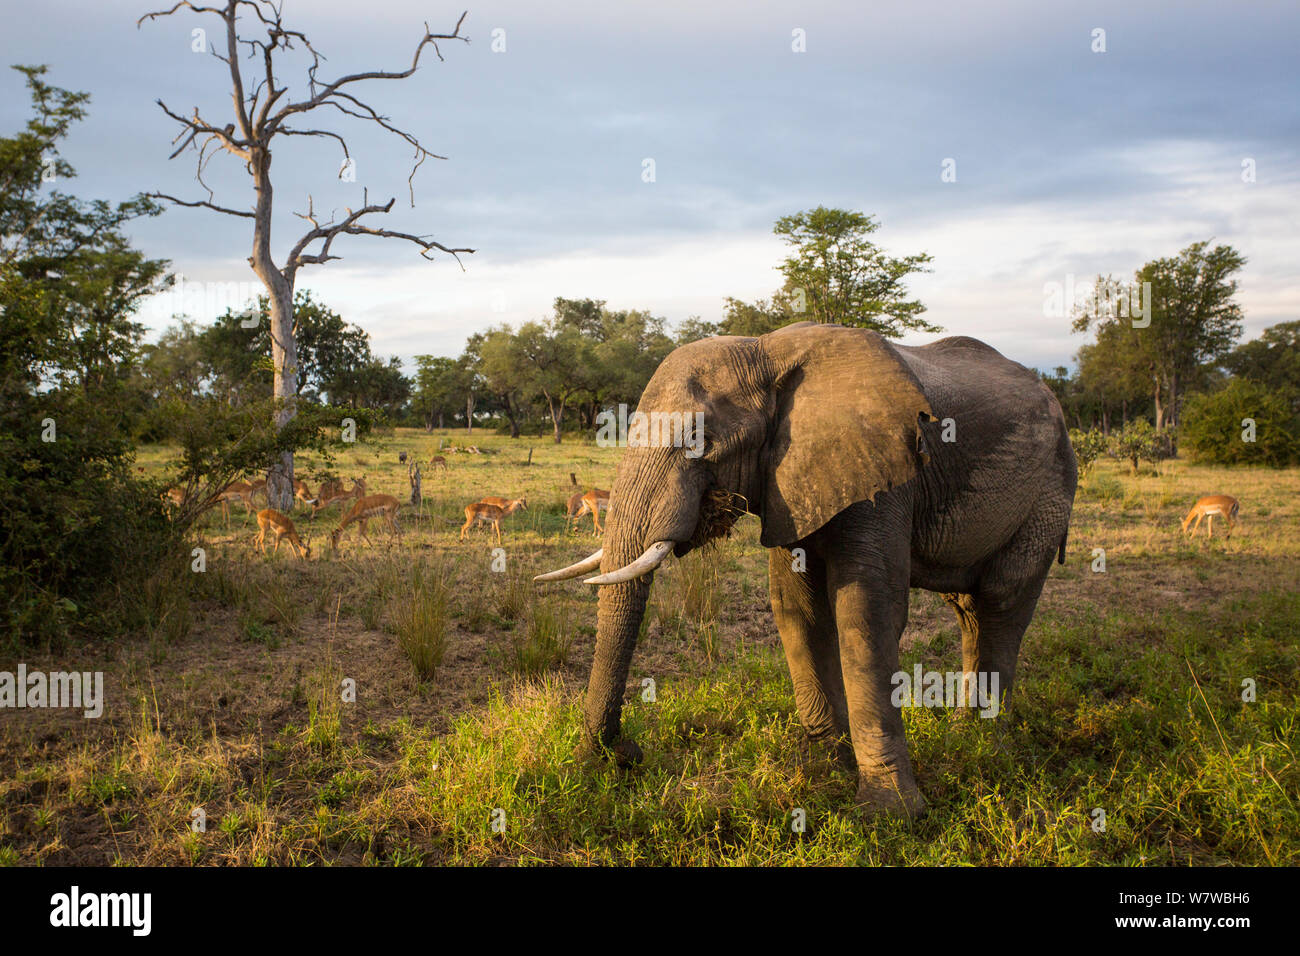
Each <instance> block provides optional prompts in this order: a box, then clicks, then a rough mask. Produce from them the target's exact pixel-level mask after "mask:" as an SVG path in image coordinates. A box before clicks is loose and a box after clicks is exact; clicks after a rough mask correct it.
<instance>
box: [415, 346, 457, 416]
mask: <svg viewBox="0 0 1300 956" xmlns="http://www.w3.org/2000/svg"><path fill="white" fill-rule="evenodd" d="M415 365H416V372H415V387H414V389H413V391H412V395H411V406H412V409H413V410H414V411H415V413H416V414H417V415H419V416H420V418H421V419H422V420H423V421H424V427H425V428H426V429H432V428H433V427H434V426H435V425H436V426H437V427H438V428H445V427H447V426H446V422H447V420H448V419H450V418H453V417H454V416H455V414H456V409H457V406H458V405H459V404H460V392H459V378H460V368H459V366H458V364H457V362H456V360H455V359H454V358H448V357H446V356H443V355H417V356H416V357H415Z"/></svg>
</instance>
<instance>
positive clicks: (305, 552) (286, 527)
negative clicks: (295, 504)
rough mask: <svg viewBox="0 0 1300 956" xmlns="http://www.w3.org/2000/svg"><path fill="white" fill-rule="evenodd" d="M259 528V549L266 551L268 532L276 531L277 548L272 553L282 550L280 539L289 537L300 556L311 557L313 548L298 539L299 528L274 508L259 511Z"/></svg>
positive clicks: (295, 551)
mask: <svg viewBox="0 0 1300 956" xmlns="http://www.w3.org/2000/svg"><path fill="white" fill-rule="evenodd" d="M257 528H258V532H257V550H258V551H261V552H263V553H265V552H266V533H267V532H268V531H273V532H275V548H274V549H272V551H271V554H272V555H274V554H275V553H276V552H277V551H279V550H280V539H281V538H288V539H289V544H290V545H291V546H292V547H293V548H294V553H295V554H297V555H298V557H300V558H303V559H307V558H310V557H311V548H310V547H308V546H307V545H305V544H303V543H302V541H300V540H299V539H298V529H296V528H295V527H294V526H293V522H292V521H291V520H289V518H288V517H286V516H285V515H283V514H281V513H280V512H278V511H276V510H275V509H274V508H263V509H262V510H261V511H259V512H258V513H257Z"/></svg>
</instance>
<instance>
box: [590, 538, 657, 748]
mask: <svg viewBox="0 0 1300 956" xmlns="http://www.w3.org/2000/svg"><path fill="white" fill-rule="evenodd" d="M610 550H611V549H608V548H607V549H606V554H607V555H608V554H609V552H610ZM635 557H636V555H635V554H629V555H628V558H627V560H628V561H630V560H632V559H633V558H635ZM605 562H606V563H605V566H604V567H603V568H602V570H614V569H615V568H617V567H622V566H623V564H626V563H627V562H626V561H624V562H615V561H612V560H611V559H610V557H606V558H605ZM650 578H651V575H645V576H643V577H639V578H636V579H635V580H632V581H624V582H622V583H621V584H610V585H606V586H604V587H602V588H601V589H600V597H599V610H598V612H597V627H596V652H595V656H594V659H593V660H592V663H591V679H590V680H589V681H588V683H587V699H586V703H585V706H584V712H583V718H584V719H583V723H584V728H585V731H586V737H587V740H588V742H590V743H599V744H600V745H602V746H605V747H614V746H615V745H616V744H617V743H618V742H619V728H620V723H621V720H622V715H623V694H624V691H625V690H626V688H627V677H628V671H629V669H630V668H631V666H632V653H633V651H635V650H636V640H637V635H638V634H639V633H640V631H641V621H642V618H643V617H644V616H645V608H646V599H647V598H648V597H649V595H650Z"/></svg>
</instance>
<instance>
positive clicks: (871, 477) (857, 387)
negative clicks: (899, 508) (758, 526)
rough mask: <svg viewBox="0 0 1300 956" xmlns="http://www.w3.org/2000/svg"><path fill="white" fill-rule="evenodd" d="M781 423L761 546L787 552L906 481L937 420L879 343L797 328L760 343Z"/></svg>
mask: <svg viewBox="0 0 1300 956" xmlns="http://www.w3.org/2000/svg"><path fill="white" fill-rule="evenodd" d="M758 341H759V343H760V346H761V347H762V348H763V350H764V351H765V352H766V354H767V356H768V358H769V360H770V361H771V363H772V371H773V379H772V382H773V388H774V391H775V393H776V409H775V418H774V421H773V424H772V429H771V431H770V433H769V438H768V446H767V458H766V469H767V473H766V476H765V477H766V487H765V490H764V496H763V515H762V518H763V534H762V543H763V546H764V547H768V548H775V547H788V546H789V545H791V544H793V543H794V542H796V541H798V540H800V539H802V538H805V537H807V536H808V535H810V534H812V533H813V532H814V531H816V530H817V529H818V528H820V527H821V526H822V525H824V524H826V522H827V521H829V520H830V519H831V518H833V517H835V515H837V514H838V513H839V512H841V511H843V510H844V509H845V508H847V507H848V506H849V505H851V504H854V503H855V502H858V501H872V500H873V499H874V498H875V496H876V493H877V492H879V491H887V490H889V489H890V488H893V487H894V486H896V485H901V484H903V483H904V482H906V481H908V480H910V479H911V478H912V477H913V476H914V475H915V474H916V472H917V469H918V468H919V467H920V466H921V464H922V463H923V461H924V458H923V455H922V452H921V446H920V437H921V432H920V422H921V421H922V420H923V419H928V418H932V417H933V414H932V413H931V411H930V404H929V402H928V401H927V400H926V397H925V395H924V393H923V392H922V391H921V384H920V382H918V381H917V379H916V376H915V375H913V374H912V371H911V369H909V368H908V367H907V366H906V365H905V364H904V363H903V361H902V359H901V358H900V357H899V356H898V353H897V352H895V351H894V349H893V348H892V347H891V346H890V345H889V344H888V343H887V342H886V341H885V340H884V339H883V338H881V337H880V335H879V334H877V333H875V332H871V331H868V330H866V329H854V328H847V327H845V326H840V325H821V324H817V323H813V322H800V323H799V324H797V325H790V326H786V327H785V328H782V329H778V330H777V331H775V332H770V333H768V334H767V335H764V336H762V337H760V338H759V340H758Z"/></svg>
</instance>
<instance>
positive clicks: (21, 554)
mask: <svg viewBox="0 0 1300 956" xmlns="http://www.w3.org/2000/svg"><path fill="white" fill-rule="evenodd" d="M0 419H2V420H3V427H0V514H2V515H3V516H4V519H3V523H4V526H5V532H4V534H3V536H0V626H3V628H4V633H5V638H6V642H7V643H8V644H9V645H10V646H11V647H16V646H18V645H19V644H24V643H26V644H34V643H46V644H49V643H52V642H57V641H60V640H62V639H63V638H64V637H66V636H68V635H69V634H70V633H71V632H73V631H80V632H87V631H99V632H119V631H121V630H124V629H128V628H141V627H150V626H152V625H154V624H156V623H157V621H156V620H155V618H156V617H157V616H158V615H160V614H161V615H164V616H170V615H172V613H173V611H174V609H173V608H172V607H171V606H170V605H171V602H174V601H175V600H181V601H184V600H185V589H184V588H183V587H180V588H175V587H171V586H170V583H174V582H176V581H177V580H178V578H179V575H180V574H181V571H182V570H183V569H184V566H185V564H186V563H187V562H188V560H189V555H188V550H187V549H186V548H185V547H184V544H183V542H182V540H181V538H180V535H179V534H178V532H177V531H176V529H174V528H173V526H172V525H171V524H170V522H168V520H167V518H166V516H165V515H164V514H163V510H162V505H161V503H160V502H159V500H158V498H157V491H156V489H155V488H154V487H153V486H152V485H149V484H147V483H146V482H144V481H143V480H140V479H138V478H137V477H136V475H135V473H134V472H133V470H132V467H131V464H132V462H131V457H130V452H129V450H128V448H127V446H126V444H125V443H124V442H121V441H119V440H118V439H115V438H112V437H108V436H111V435H113V434H114V432H115V425H116V423H115V422H113V421H111V420H110V419H111V416H107V415H105V414H103V413H102V412H101V411H100V410H99V409H97V408H95V407H94V406H93V405H92V404H90V403H86V402H81V401H79V400H76V399H69V398H67V397H65V396H63V395H60V394H57V393H47V394H46V395H45V396H42V397H41V398H40V399H37V398H36V397H34V396H28V395H23V396H14V400H13V402H12V403H11V404H10V406H9V408H8V409H7V410H6V413H5V414H3V415H2V416H0ZM46 420H49V421H51V422H52V424H51V425H48V426H47V425H44V424H43V422H45V421H46ZM47 429H52V431H49V430H47ZM47 437H48V438H53V440H52V441H46V440H44V439H45V438H47ZM164 579H166V582H168V584H167V586H164V583H163V582H164ZM181 580H183V579H181ZM177 616H178V617H182V618H183V617H184V615H183V614H180V615H177Z"/></svg>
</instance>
